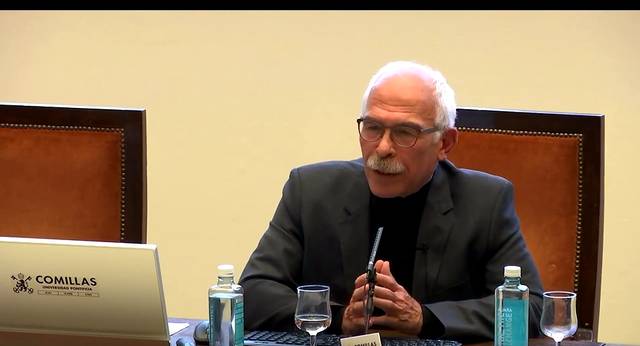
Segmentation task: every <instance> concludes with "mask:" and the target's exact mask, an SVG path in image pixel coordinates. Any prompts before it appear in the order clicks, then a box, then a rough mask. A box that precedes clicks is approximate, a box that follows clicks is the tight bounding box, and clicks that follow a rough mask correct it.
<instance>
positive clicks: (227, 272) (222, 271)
mask: <svg viewBox="0 0 640 346" xmlns="http://www.w3.org/2000/svg"><path fill="white" fill-rule="evenodd" d="M218 276H233V264H221V265H219V266H218Z"/></svg>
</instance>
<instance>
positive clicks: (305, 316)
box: [295, 285, 331, 346]
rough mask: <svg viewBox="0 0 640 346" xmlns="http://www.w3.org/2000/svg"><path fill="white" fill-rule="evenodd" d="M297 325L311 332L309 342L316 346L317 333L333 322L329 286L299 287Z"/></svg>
mask: <svg viewBox="0 0 640 346" xmlns="http://www.w3.org/2000/svg"><path fill="white" fill-rule="evenodd" d="M295 322H296V326H297V327H298V328H300V329H301V330H304V331H306V332H307V333H309V343H310V345H311V346H316V335H317V334H318V333H319V332H321V331H323V330H325V329H327V328H328V327H329V325H330V324H331V308H330V307H329V286H324V285H305V286H300V287H298V304H297V305H296V315H295Z"/></svg>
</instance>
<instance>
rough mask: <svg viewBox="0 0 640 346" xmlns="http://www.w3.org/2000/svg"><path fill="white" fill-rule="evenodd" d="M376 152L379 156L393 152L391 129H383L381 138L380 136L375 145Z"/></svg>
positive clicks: (385, 155)
mask: <svg viewBox="0 0 640 346" xmlns="http://www.w3.org/2000/svg"><path fill="white" fill-rule="evenodd" d="M376 153H377V154H378V156H380V157H387V156H390V155H393V154H395V148H394V145H393V141H392V140H391V130H389V129H385V131H384V133H383V134H382V138H380V141H379V142H378V146H377V147H376Z"/></svg>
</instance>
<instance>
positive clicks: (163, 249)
mask: <svg viewBox="0 0 640 346" xmlns="http://www.w3.org/2000/svg"><path fill="white" fill-rule="evenodd" d="M639 57H640V12H586V11H581V12H569V11H563V12H507V11H501V12H446V11H445V12H443V11H440V12H383V11H377V12H356V11H349V12H170V11H157V12H135V11H131V12H89V13H87V12H6V11H5V12H0V78H1V82H0V101H2V102H34V103H55V104H83V105H95V106H124V107H140V108H146V109H147V135H148V138H147V153H148V197H149V200H148V209H149V213H148V237H149V242H151V243H156V244H158V246H159V249H160V254H161V262H162V271H163V276H164V281H165V289H166V299H167V305H168V310H169V314H170V315H171V316H175V317H193V318H205V317H206V306H207V305H206V304H207V301H206V298H205V296H206V293H207V292H206V291H207V287H208V286H209V285H210V284H211V283H212V282H214V280H215V275H216V274H215V266H216V265H217V264H219V263H222V262H230V263H232V264H234V265H235V266H236V268H237V270H238V271H239V270H241V269H242V268H243V266H244V263H245V261H246V259H247V258H248V256H249V254H250V252H251V251H252V250H253V248H254V247H255V245H256V243H257V241H258V239H259V237H260V235H261V234H262V232H263V231H264V230H265V228H266V226H267V223H268V221H269V219H270V217H271V215H272V213H273V211H274V208H275V206H276V203H277V201H278V199H279V197H280V192H281V188H282V184H283V183H284V181H285V179H286V178H287V174H288V172H289V169H290V168H292V167H294V166H297V165H301V164H305V163H310V162H314V161H318V160H327V159H350V158H354V157H356V156H358V155H359V148H358V144H357V137H356V127H355V122H354V119H355V117H356V114H357V113H358V107H359V101H360V96H361V93H362V90H363V88H364V87H365V85H366V83H367V81H368V78H369V76H370V75H371V74H372V73H373V72H374V71H375V70H376V69H377V68H378V67H380V66H381V65H382V64H383V63H385V62H387V61H389V60H394V59H411V60H417V61H420V62H424V63H429V64H431V65H433V66H435V67H437V68H438V69H440V70H441V71H442V72H443V73H444V74H445V76H447V77H448V79H449V81H450V83H451V84H452V86H453V87H454V88H455V90H456V91H457V98H458V103H459V104H460V105H461V106H474V107H492V108H516V109H534V110H553V111H567V112H588V113H604V114H606V135H605V137H606V154H605V155H606V159H605V164H606V170H605V172H606V175H605V183H606V193H605V206H606V210H605V225H604V226H605V231H604V232H605V244H604V273H603V282H602V296H601V303H602V305H601V319H600V339H601V340H606V341H611V342H624V343H634V344H640V335H638V333H637V326H639V325H640V317H638V316H639V314H638V312H637V310H638V309H640V301H639V300H638V299H636V298H635V294H634V290H637V289H638V287H639V286H640V285H639V284H640V275H639V274H637V273H636V267H637V266H638V265H640V251H638V250H639V249H638V246H637V245H636V244H637V243H638V241H640V235H639V234H638V228H640V227H639V226H640V221H639V219H638V217H637V216H638V205H640V200H639V197H638V196H640V183H638V182H637V180H638V178H637V173H636V172H637V171H638V169H639V168H640V165H639V164H638V153H637V151H638V148H639V147H640V136H638V135H637V132H638V128H640V120H638V119H639V118H638V117H637V116H636V114H635V113H636V112H637V110H638V109H640V101H639V100H640V97H638V95H637V91H638V90H639V89H640V67H639V66H640V64H638V59H639ZM1 169H7V168H5V167H2V168H1ZM0 198H1V196H0ZM634 327H635V329H634Z"/></svg>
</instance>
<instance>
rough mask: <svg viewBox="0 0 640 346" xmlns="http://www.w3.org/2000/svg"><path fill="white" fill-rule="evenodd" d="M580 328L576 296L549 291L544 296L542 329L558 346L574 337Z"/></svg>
mask: <svg viewBox="0 0 640 346" xmlns="http://www.w3.org/2000/svg"><path fill="white" fill-rule="evenodd" d="M577 328H578V317H577V315H576V294H575V293H573V292H564V291H549V292H544V294H543V295H542V316H541V317H540V329H542V332H543V333H544V335H546V336H548V337H550V338H552V339H553V340H554V341H555V342H556V346H558V344H559V343H560V342H561V341H562V339H564V338H566V337H568V336H571V335H573V334H574V333H575V332H576V329H577Z"/></svg>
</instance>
